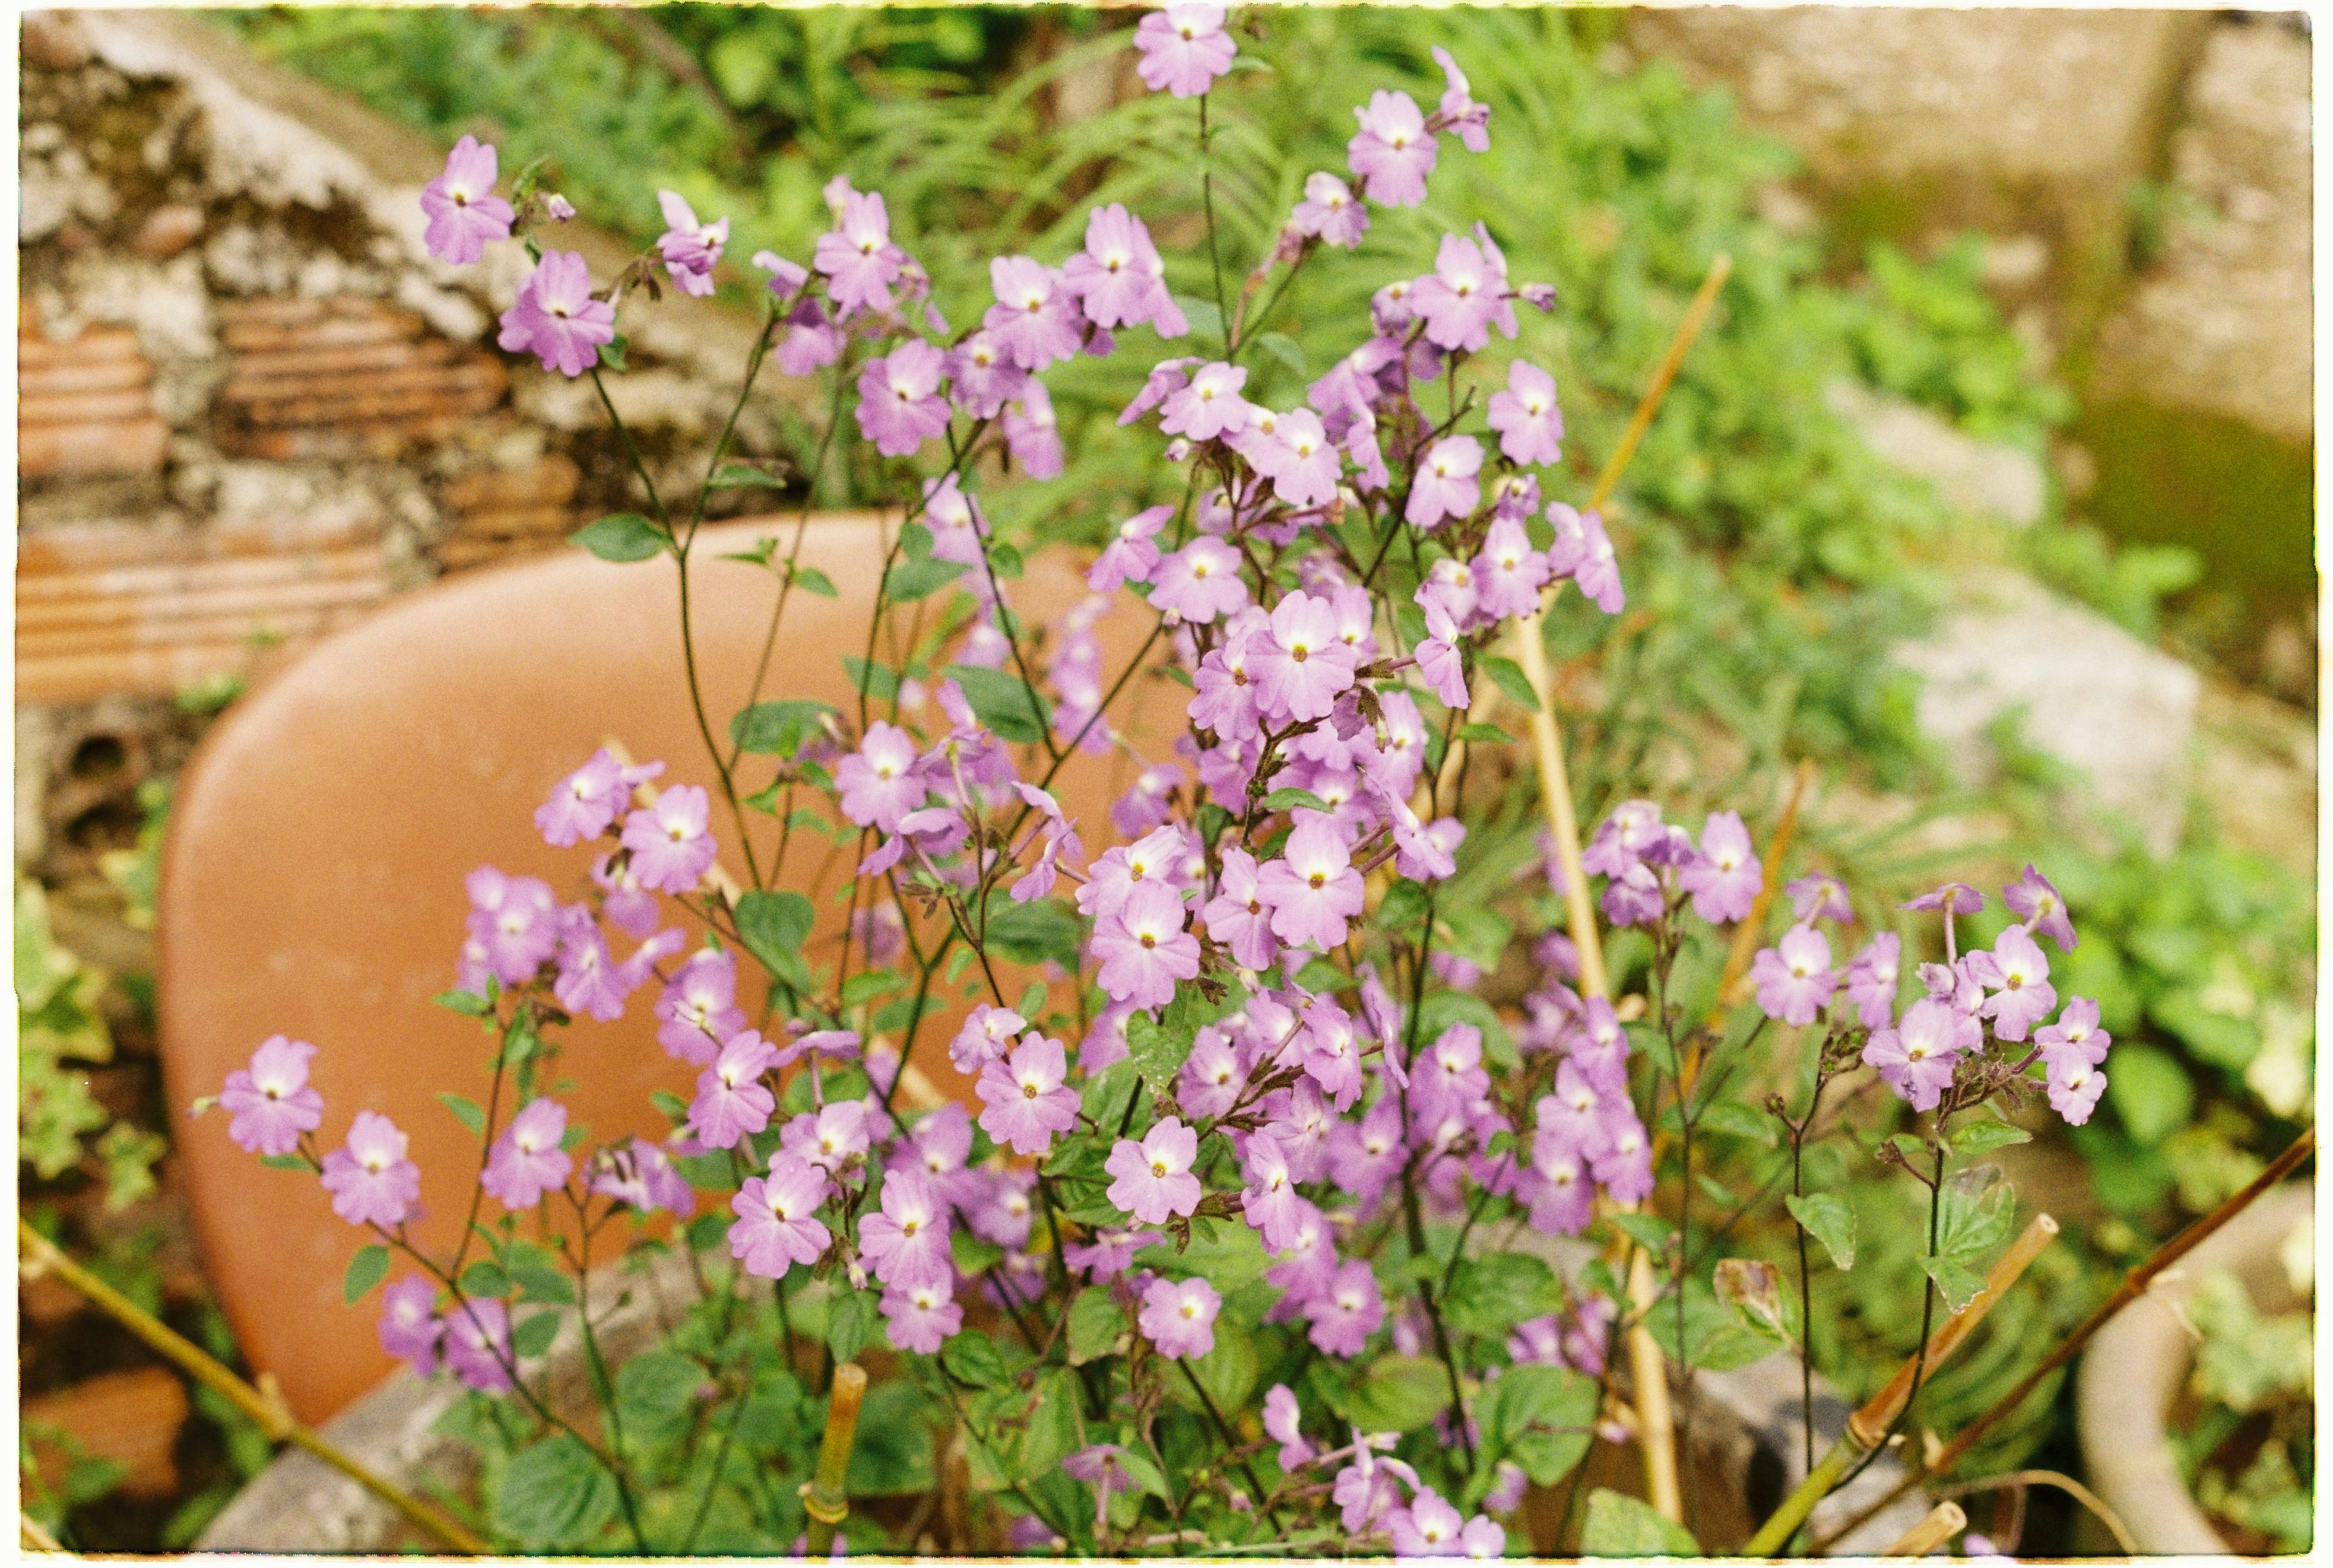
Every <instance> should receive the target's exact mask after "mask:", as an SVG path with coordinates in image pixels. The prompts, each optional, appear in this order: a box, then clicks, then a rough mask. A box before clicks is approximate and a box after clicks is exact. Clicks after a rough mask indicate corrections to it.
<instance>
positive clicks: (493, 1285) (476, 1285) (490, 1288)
mask: <svg viewBox="0 0 2333 1568" xmlns="http://www.w3.org/2000/svg"><path fill="white" fill-rule="evenodd" d="M461 1283H462V1294H463V1295H465V1296H493V1297H494V1298H496V1299H500V1298H501V1297H503V1296H508V1295H509V1294H510V1293H511V1276H509V1275H507V1274H505V1273H504V1272H503V1266H502V1265H501V1264H499V1263H496V1262H495V1261H494V1259H493V1258H491V1257H481V1258H479V1259H478V1260H477V1261H476V1262H475V1263H473V1264H472V1265H470V1267H467V1268H466V1269H464V1270H462V1282H461Z"/></svg>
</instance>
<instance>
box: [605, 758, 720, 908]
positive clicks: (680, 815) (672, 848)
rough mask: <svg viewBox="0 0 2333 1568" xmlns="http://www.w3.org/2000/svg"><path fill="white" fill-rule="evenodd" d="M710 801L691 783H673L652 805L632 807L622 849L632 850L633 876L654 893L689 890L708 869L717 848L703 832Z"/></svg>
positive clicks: (692, 890)
mask: <svg viewBox="0 0 2333 1568" xmlns="http://www.w3.org/2000/svg"><path fill="white" fill-rule="evenodd" d="M710 819H711V803H710V802H709V801H708V799H707V798H706V793H705V791H704V790H703V789H699V788H698V787H697V786H696V785H694V784H676V785H674V786H673V787H672V788H671V789H667V790H666V791H664V793H662V794H661V795H658V797H657V798H656V804H655V805H653V806H642V807H636V808H633V810H632V811H631V813H630V814H629V816H627V817H625V818H624V847H625V848H627V849H629V850H630V851H631V852H632V860H631V865H632V875H633V876H635V877H636V878H638V881H639V884H640V885H641V886H642V887H646V888H652V889H654V890H655V891H656V892H658V893H693V892H695V891H696V884H697V883H698V881H699V880H700V879H702V878H703V877H704V875H705V874H706V871H707V870H709V869H711V867H712V865H713V857H714V856H715V844H714V841H713V835H712V834H711V833H710V832H708V831H706V828H707V826H708V824H709V822H710Z"/></svg>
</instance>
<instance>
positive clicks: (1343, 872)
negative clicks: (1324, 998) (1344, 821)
mask: <svg viewBox="0 0 2333 1568" xmlns="http://www.w3.org/2000/svg"><path fill="white" fill-rule="evenodd" d="M1296 817H1297V818H1298V820H1297V824H1296V829H1295V831H1294V832H1292V833H1291V834H1290V835H1289V836H1288V846H1287V848H1286V850H1285V851H1284V853H1283V856H1282V858H1281V859H1278V860H1274V861H1272V862H1270V863H1268V864H1267V865H1265V866H1264V867H1263V870H1262V871H1261V872H1259V873H1258V874H1257V875H1256V896H1257V897H1258V898H1260V899H1261V900H1262V901H1263V904H1265V905H1266V906H1268V907H1269V908H1270V909H1271V911H1272V935H1274V936H1276V937H1278V938H1279V939H1280V940H1281V941H1282V942H1286V943H1288V944H1289V945H1290V946H1291V947H1303V946H1305V945H1306V944H1308V943H1310V944H1311V945H1313V946H1315V947H1318V948H1319V949H1320V951H1323V952H1328V951H1333V950H1334V949H1337V948H1339V947H1342V946H1343V945H1344V944H1345V932H1346V925H1347V923H1348V922H1349V921H1352V920H1354V919H1357V918H1358V917H1359V915H1360V913H1361V909H1362V906H1363V905H1364V904H1366V903H1367V895H1366V894H1365V892H1364V889H1363V887H1362V884H1361V874H1360V873H1359V872H1358V871H1356V870H1354V869H1353V863H1352V855H1351V852H1350V850H1349V848H1348V847H1347V845H1346V842H1345V837H1344V835H1343V834H1341V833H1339V831H1338V829H1337V825H1336V819H1335V818H1334V817H1330V816H1328V815H1326V814H1324V813H1322V812H1319V811H1311V810H1299V811H1298V812H1297V813H1296Z"/></svg>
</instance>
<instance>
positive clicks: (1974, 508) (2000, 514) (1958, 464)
mask: <svg viewBox="0 0 2333 1568" xmlns="http://www.w3.org/2000/svg"><path fill="white" fill-rule="evenodd" d="M1825 397H1826V400H1827V401H1828V402H1829V404H1830V406H1831V408H1832V409H1833V410H1834V411H1835V412H1836V413H1838V414H1839V416H1841V417H1842V418H1844V419H1846V420H1847V421H1848V423H1850V424H1852V425H1854V426H1855V427H1856V429H1857V430H1858V431H1859V432H1861V433H1862V435H1863V439H1864V441H1865V442H1866V443H1867V445H1869V446H1870V447H1871V450H1872V451H1873V452H1875V453H1877V454H1878V455H1879V456H1881V457H1883V458H1885V459H1887V462H1889V463H1890V464H1894V465H1895V466H1896V467H1897V468H1900V469H1902V470H1904V471H1905V472H1906V473H1915V474H1918V475H1919V476H1920V477H1921V478H1923V479H1926V480H1929V481H1931V482H1932V483H1934V484H1935V487H1936V490H1937V492H1939V493H1940V494H1942V495H1943V496H1944V501H1945V503H1946V504H1947V505H1949V506H1951V507H1952V508H1953V509H1954V510H1955V511H1957V512H1973V513H1982V514H1983V515H1985V516H1988V517H1994V518H1998V519H2000V520H2001V521H2003V522H2006V523H2008V524H2010V525H2011V526H2012V527H2015V528H2030V527H2031V526H2032V525H2033V524H2034V523H2036V522H2038V521H2040V519H2041V512H2042V510H2043V508H2044V506H2045V505H2046V504H2047V502H2048V501H2049V494H2050V483H2049V476H2048V475H2047V474H2046V473H2044V472H2043V470H2042V467H2041V460H2040V458H2038V457H2035V456H2033V455H2032V454H2030V453H2025V452H2021V451H2019V450H2018V449H2017V448H2016V447H2014V446H2011V445H2007V444H2005V443H2002V442H1998V441H1979V440H1977V439H1976V438H1975V437H1974V436H1972V435H1963V434H1962V433H1961V432H1959V431H1957V430H1955V429H1954V428H1953V427H1952V426H1951V425H1948V424H1946V423H1945V422H1944V420H1942V419H1940V418H1938V417H1937V416H1935V415H1934V414H1931V413H1929V412H1928V411H1927V410H1926V409H1925V408H1923V407H1921V406H1919V405H1918V404H1916V403H1911V402H1907V401H1906V400H1905V399H1903V398H1901V397H1887V396H1885V395H1884V394H1881V393H1877V392H1874V391H1872V390H1871V389H1870V388H1868V387H1865V386H1863V385H1862V384H1861V383H1859V382H1856V381H1848V380H1840V381H1835V382H1833V383H1832V384H1831V385H1830V387H1829V388H1828V389H1827V390H1826V392H1825Z"/></svg>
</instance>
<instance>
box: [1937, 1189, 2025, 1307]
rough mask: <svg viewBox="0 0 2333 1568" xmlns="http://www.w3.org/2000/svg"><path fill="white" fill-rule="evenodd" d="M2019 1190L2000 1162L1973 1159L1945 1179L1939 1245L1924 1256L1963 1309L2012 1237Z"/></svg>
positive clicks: (1946, 1291)
mask: <svg viewBox="0 0 2333 1568" xmlns="http://www.w3.org/2000/svg"><path fill="white" fill-rule="evenodd" d="M2016 1220H2017V1192H2016V1189H2014V1188H2013V1187H2011V1185H2010V1184H2009V1183H2008V1182H2007V1181H2002V1176H2001V1168H2000V1167H1999V1166H1997V1165H1972V1166H1970V1167H1968V1168H1967V1169H1966V1170H1963V1171H1954V1172H1953V1173H1952V1175H1950V1176H1949V1177H1947V1178H1945V1180H1944V1194H1943V1197H1942V1200H1941V1207H1940V1209H1939V1210H1938V1213H1937V1217H1936V1250H1935V1256H1934V1257H1930V1258H1926V1259H1924V1260H1923V1264H1922V1267H1925V1268H1926V1269H1927V1271H1928V1277H1929V1278H1931V1279H1934V1280H1935V1282H1936V1288H1937V1289H1939V1290H1941V1291H1943V1292H1944V1298H1945V1299H1946V1300H1947V1301H1948V1302H1950V1303H1951V1304H1952V1307H1953V1310H1954V1311H1955V1312H1958V1311H1959V1310H1960V1309H1961V1308H1962V1307H1963V1306H1966V1305H1968V1304H1969V1299H1970V1298H1971V1297H1972V1296H1974V1295H1975V1294H1976V1291H1977V1289H1978V1288H1980V1287H1982V1286H1983V1283H1984V1281H1983V1279H1982V1278H1981V1277H1979V1274H1980V1271H1981V1270H1983V1267H1985V1265H1986V1264H1987V1263H1988V1262H1989V1261H1990V1260H1991V1259H1992V1255H1993V1254H1994V1253H1995V1252H1997V1251H1999V1250H2000V1248H2001V1247H2002V1244H2003V1243H2005V1242H2006V1241H2007V1240H2008V1239H2009V1233H2010V1229H2011V1226H2013V1225H2014V1224H2015V1223H2016Z"/></svg>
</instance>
